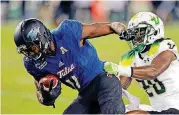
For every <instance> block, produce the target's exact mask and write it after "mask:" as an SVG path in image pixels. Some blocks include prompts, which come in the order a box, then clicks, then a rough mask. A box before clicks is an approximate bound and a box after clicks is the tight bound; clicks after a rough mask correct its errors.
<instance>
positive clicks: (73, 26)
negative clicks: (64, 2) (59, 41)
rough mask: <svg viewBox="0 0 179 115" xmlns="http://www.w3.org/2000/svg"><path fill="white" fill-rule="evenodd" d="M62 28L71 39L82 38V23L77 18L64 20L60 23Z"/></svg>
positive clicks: (78, 39)
mask: <svg viewBox="0 0 179 115" xmlns="http://www.w3.org/2000/svg"><path fill="white" fill-rule="evenodd" d="M60 28H61V30H62V31H63V32H64V33H66V34H68V35H69V37H73V38H71V39H74V38H75V39H76V40H77V41H80V40H81V36H82V24H81V23H80V22H78V21H76V20H64V21H63V22H61V24H60Z"/></svg>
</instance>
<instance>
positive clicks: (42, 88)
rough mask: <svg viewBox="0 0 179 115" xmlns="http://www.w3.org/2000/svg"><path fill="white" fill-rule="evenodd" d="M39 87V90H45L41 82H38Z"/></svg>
mask: <svg viewBox="0 0 179 115" xmlns="http://www.w3.org/2000/svg"><path fill="white" fill-rule="evenodd" d="M39 89H40V91H41V92H44V91H45V90H44V86H43V83H40V88H39Z"/></svg>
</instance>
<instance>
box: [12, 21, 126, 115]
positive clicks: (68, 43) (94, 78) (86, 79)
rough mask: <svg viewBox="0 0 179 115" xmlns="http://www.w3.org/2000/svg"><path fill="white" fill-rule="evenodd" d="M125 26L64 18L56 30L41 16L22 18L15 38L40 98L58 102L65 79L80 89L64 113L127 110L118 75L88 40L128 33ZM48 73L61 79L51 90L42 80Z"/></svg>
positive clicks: (122, 111) (116, 23)
mask: <svg viewBox="0 0 179 115" xmlns="http://www.w3.org/2000/svg"><path fill="white" fill-rule="evenodd" d="M123 30H125V26H124V25H123V24H122V23H119V22H113V23H94V24H82V23H80V22H78V21H75V20H64V21H63V22H61V24H60V25H59V26H58V27H57V28H55V29H53V30H52V31H50V30H49V29H47V28H46V26H45V25H44V24H43V23H42V22H41V21H40V20H38V19H26V20H23V21H22V22H20V23H19V24H18V25H17V27H16V29H15V34H14V41H15V44H16V46H17V51H18V52H19V53H21V54H24V55H25V57H24V66H25V68H26V69H27V71H28V73H30V74H31V75H32V76H33V77H34V79H35V84H36V86H37V97H38V100H39V102H40V103H41V104H43V105H46V106H52V105H54V102H55V100H56V98H57V97H58V96H59V95H60V93H61V82H62V83H64V84H65V85H67V86H69V87H71V88H73V89H77V90H78V91H79V95H78V97H77V98H76V99H75V100H74V101H73V102H72V104H71V105H70V106H69V107H67V109H66V110H65V111H64V114H84V113H86V114H88V113H103V114H122V113H124V112H125V107H124V103H123V101H122V97H121V96H122V91H121V84H120V82H119V81H118V78H117V77H115V76H114V75H110V76H108V75H107V73H106V72H105V71H104V69H103V68H104V62H102V61H101V60H100V59H99V58H98V56H97V52H96V50H95V48H94V47H93V46H92V44H91V43H90V42H89V41H88V40H87V39H90V38H95V37H99V36H104V35H108V34H112V33H116V34H125V33H122V31H123ZM123 39H124V38H123ZM126 39H127V38H126ZM47 74H53V75H55V76H58V77H59V79H60V82H58V85H57V86H56V87H54V88H52V90H51V91H50V92H49V91H46V90H44V89H43V88H42V87H39V86H41V85H39V84H38V82H39V80H40V79H41V78H43V77H44V76H45V75H47ZM49 89H50V88H49Z"/></svg>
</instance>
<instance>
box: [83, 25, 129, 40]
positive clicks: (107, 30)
mask: <svg viewBox="0 0 179 115" xmlns="http://www.w3.org/2000/svg"><path fill="white" fill-rule="evenodd" d="M124 29H126V27H125V25H124V24H122V23H119V22H113V23H94V24H90V25H83V34H82V38H87V39H90V38H95V37H100V36H105V35H108V34H113V33H117V34H120V32H121V31H122V30H124Z"/></svg>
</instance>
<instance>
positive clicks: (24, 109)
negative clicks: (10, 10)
mask: <svg viewBox="0 0 179 115" xmlns="http://www.w3.org/2000/svg"><path fill="white" fill-rule="evenodd" d="M177 25H178V24H175V25H170V26H167V27H166V34H165V35H166V37H171V38H172V39H173V40H174V41H175V42H176V43H177V45H179V28H178V27H177ZM14 28H15V24H12V25H10V24H6V25H2V27H1V48H2V50H1V52H2V57H1V72H2V75H1V78H2V79H1V87H2V88H1V101H2V102H1V111H2V114H27V113H28V114H32V113H36V114H44V113H46V114H54V113H56V114H57V113H62V112H63V110H64V109H65V108H66V107H67V106H68V105H69V104H70V103H71V102H72V101H73V99H74V98H75V97H76V96H77V92H76V91H74V90H72V89H70V88H68V87H65V86H63V89H62V94H61V95H60V96H59V98H58V99H57V100H56V109H53V108H52V107H46V106H42V105H40V104H39V103H38V101H37V98H36V94H35V86H34V83H33V78H32V77H31V76H30V75H29V74H28V73H27V72H26V70H25V69H24V67H23V62H22V58H23V56H22V55H19V54H17V52H16V47H15V44H14V40H13V31H14ZM91 42H92V43H93V44H94V46H95V47H96V48H97V51H98V54H99V56H100V58H101V59H102V60H106V61H112V62H115V63H118V61H119V59H120V56H121V55H122V54H123V53H124V52H125V51H127V50H128V49H129V48H128V46H127V44H126V43H125V42H124V41H120V40H119V39H118V37H117V36H116V35H110V36H106V37H101V38H98V39H93V40H91ZM129 92H131V93H132V94H134V95H136V96H139V97H140V98H141V103H145V104H149V100H148V98H147V95H146V94H145V92H144V91H143V90H142V89H140V88H139V86H138V85H137V83H136V82H133V83H132V86H131V87H130V88H129ZM124 101H125V103H128V102H127V100H126V99H124Z"/></svg>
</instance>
